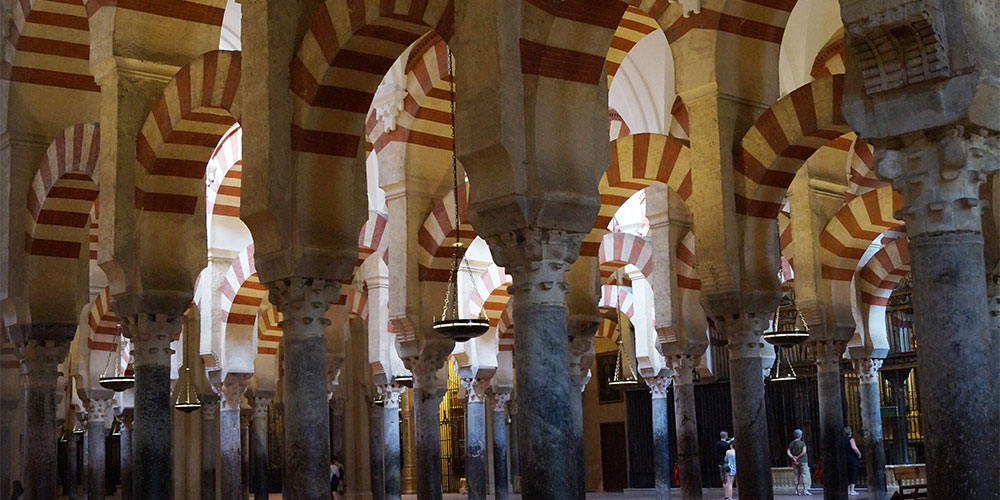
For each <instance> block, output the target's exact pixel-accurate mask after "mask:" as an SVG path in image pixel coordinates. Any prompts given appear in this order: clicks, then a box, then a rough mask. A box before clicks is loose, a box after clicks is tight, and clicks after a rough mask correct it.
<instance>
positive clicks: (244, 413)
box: [240, 408, 254, 431]
mask: <svg viewBox="0 0 1000 500" xmlns="http://www.w3.org/2000/svg"><path fill="white" fill-rule="evenodd" d="M253 415H254V411H253V408H243V409H241V410H240V430H241V431H246V430H247V429H249V428H250V422H252V421H253Z"/></svg>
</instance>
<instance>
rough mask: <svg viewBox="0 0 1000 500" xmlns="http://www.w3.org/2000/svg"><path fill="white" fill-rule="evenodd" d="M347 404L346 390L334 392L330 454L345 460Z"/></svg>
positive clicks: (331, 407) (331, 408)
mask: <svg viewBox="0 0 1000 500" xmlns="http://www.w3.org/2000/svg"><path fill="white" fill-rule="evenodd" d="M346 406H347V400H346V399H345V395H344V391H339V393H334V395H333V397H332V398H330V454H331V455H332V456H333V457H337V459H338V460H340V462H341V463H343V462H344V455H345V453H344V432H345V430H346V426H345V421H344V408H345V407H346Z"/></svg>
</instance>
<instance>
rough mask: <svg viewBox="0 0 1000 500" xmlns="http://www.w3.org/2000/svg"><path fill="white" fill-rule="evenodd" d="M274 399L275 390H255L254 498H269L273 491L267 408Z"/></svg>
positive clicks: (263, 499)
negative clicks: (269, 462) (269, 458)
mask: <svg viewBox="0 0 1000 500" xmlns="http://www.w3.org/2000/svg"><path fill="white" fill-rule="evenodd" d="M273 400H274V392H273V391H262V390H260V389H258V390H257V391H255V392H254V398H253V446H252V447H251V448H253V485H254V500H267V498H268V494H269V493H270V492H271V485H270V479H271V478H270V471H269V469H268V467H267V459H268V453H267V408H268V406H270V405H271V401H273Z"/></svg>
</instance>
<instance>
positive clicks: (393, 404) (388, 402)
mask: <svg viewBox="0 0 1000 500" xmlns="http://www.w3.org/2000/svg"><path fill="white" fill-rule="evenodd" d="M404 391H406V388H405V387H403V386H401V385H396V384H380V385H379V386H378V393H379V395H380V396H382V404H383V405H384V407H385V408H395V409H397V410H398V409H399V398H401V397H402V396H403V392H404Z"/></svg>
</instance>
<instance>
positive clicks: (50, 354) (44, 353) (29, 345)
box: [18, 340, 70, 385]
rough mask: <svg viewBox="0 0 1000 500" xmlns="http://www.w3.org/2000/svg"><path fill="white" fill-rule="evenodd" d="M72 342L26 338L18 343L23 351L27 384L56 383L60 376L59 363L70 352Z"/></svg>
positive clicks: (22, 366)
mask: <svg viewBox="0 0 1000 500" xmlns="http://www.w3.org/2000/svg"><path fill="white" fill-rule="evenodd" d="M69 346H70V342H68V341H61V340H60V341H53V340H26V341H24V342H22V343H20V344H19V345H18V350H19V351H20V353H21V373H22V374H23V375H25V376H26V380H25V384H37V383H42V384H46V385H55V383H56V379H58V378H59V363H62V362H63V361H64V360H65V359H66V356H67V355H68V354H69Z"/></svg>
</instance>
